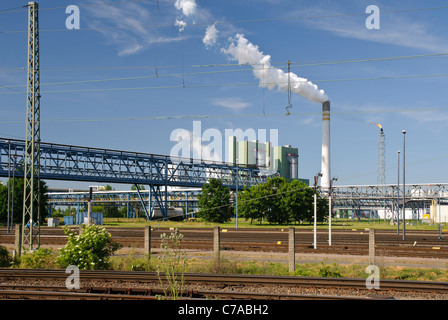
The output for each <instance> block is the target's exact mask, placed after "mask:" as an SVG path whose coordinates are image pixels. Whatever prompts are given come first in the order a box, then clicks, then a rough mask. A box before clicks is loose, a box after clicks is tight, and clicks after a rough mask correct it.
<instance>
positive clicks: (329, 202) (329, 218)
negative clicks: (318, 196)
mask: <svg viewBox="0 0 448 320" xmlns="http://www.w3.org/2000/svg"><path fill="white" fill-rule="evenodd" d="M333 181H338V177H333V178H332V179H331V181H330V190H329V193H328V245H330V246H331V191H332V188H333Z"/></svg>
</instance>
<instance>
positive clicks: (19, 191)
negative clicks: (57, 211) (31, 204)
mask: <svg viewBox="0 0 448 320" xmlns="http://www.w3.org/2000/svg"><path fill="white" fill-rule="evenodd" d="M9 183H11V191H10V201H11V204H10V214H13V216H14V223H22V215H23V187H24V180H23V178H14V180H13V179H10V180H9V181H8V182H7V184H6V185H5V186H0V222H3V223H6V219H7V216H8V184H9ZM36 186H37V182H36ZM13 189H14V190H13ZM39 190H40V222H41V223H42V221H43V219H44V217H46V216H47V212H48V211H47V202H48V197H47V196H46V193H47V191H48V187H47V185H46V183H45V181H43V180H40V189H39ZM13 194H14V199H13ZM13 202H14V205H13V204H12V203H13ZM13 208H14V212H12V209H13Z"/></svg>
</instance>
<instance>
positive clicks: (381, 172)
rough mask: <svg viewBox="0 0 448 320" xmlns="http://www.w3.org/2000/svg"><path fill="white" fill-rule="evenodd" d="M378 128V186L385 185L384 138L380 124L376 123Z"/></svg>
mask: <svg viewBox="0 0 448 320" xmlns="http://www.w3.org/2000/svg"><path fill="white" fill-rule="evenodd" d="M377 126H378V127H379V128H380V135H379V136H378V179H377V183H378V184H381V185H382V184H386V160H385V155H386V154H385V152H384V150H385V148H386V136H385V135H384V130H383V127H382V126H381V124H379V123H377Z"/></svg>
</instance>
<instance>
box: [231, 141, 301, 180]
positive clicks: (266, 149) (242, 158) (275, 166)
mask: <svg viewBox="0 0 448 320" xmlns="http://www.w3.org/2000/svg"><path fill="white" fill-rule="evenodd" d="M228 143H229V144H228V148H229V149H228V150H229V152H228V162H229V163H231V164H233V165H235V164H237V163H238V165H241V166H248V167H256V168H260V169H265V170H269V171H274V172H278V173H279V175H280V176H281V177H284V178H286V179H299V161H298V160H299V150H298V148H293V147H292V146H290V145H286V146H275V147H273V146H272V145H271V143H270V142H260V141H258V140H252V141H247V140H245V141H237V140H236V137H235V136H231V137H229V141H228ZM299 180H301V181H303V182H305V183H306V184H308V185H309V180H308V179H299Z"/></svg>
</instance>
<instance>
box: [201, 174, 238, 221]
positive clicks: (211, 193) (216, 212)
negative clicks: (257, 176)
mask: <svg viewBox="0 0 448 320" xmlns="http://www.w3.org/2000/svg"><path fill="white" fill-rule="evenodd" d="M198 206H199V208H200V209H201V210H200V211H199V212H198V216H199V217H201V218H203V219H204V220H205V221H208V222H217V223H223V222H227V221H230V218H231V217H232V212H233V210H232V208H231V206H230V189H229V188H227V187H225V186H223V185H222V181H221V180H219V179H214V178H210V179H209V181H208V183H205V184H204V185H203V186H202V192H201V194H200V195H199V196H198Z"/></svg>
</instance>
